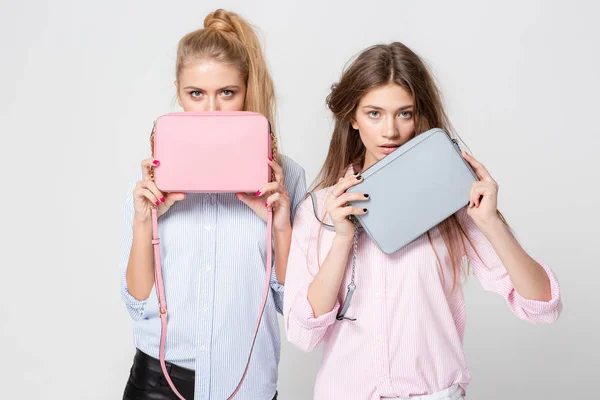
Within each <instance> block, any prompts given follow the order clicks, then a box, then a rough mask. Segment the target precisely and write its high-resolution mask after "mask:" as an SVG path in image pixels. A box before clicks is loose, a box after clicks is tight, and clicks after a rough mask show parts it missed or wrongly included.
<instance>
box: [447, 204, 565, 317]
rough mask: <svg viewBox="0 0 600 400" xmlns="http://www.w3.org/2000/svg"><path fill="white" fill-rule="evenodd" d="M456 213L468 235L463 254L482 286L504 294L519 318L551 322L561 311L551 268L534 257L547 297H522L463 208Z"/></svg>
mask: <svg viewBox="0 0 600 400" xmlns="http://www.w3.org/2000/svg"><path fill="white" fill-rule="evenodd" d="M457 216H458V219H459V221H460V223H461V225H462V227H463V229H464V230H465V232H466V233H467V236H468V238H469V240H466V241H465V246H466V253H467V258H468V259H469V262H470V263H471V266H472V268H473V273H474V274H475V276H476V277H477V279H478V280H479V282H480V283H481V285H482V286H483V288H484V289H485V290H486V291H490V292H495V293H498V294H500V295H501V296H502V297H504V298H505V299H506V301H507V303H508V307H509V308H510V310H511V311H512V312H513V313H514V314H515V315H516V316H517V317H518V318H520V319H522V320H525V321H528V322H531V323H535V324H542V323H553V322H555V321H556V320H557V319H558V317H559V315H560V313H561V311H562V302H561V297H560V288H559V285H558V280H557V279H556V275H555V274H554V272H553V271H552V270H551V269H550V268H549V267H548V266H547V265H546V264H544V263H543V262H540V261H537V262H538V263H539V264H540V265H541V266H542V268H543V269H544V271H546V274H547V275H548V279H549V280H550V289H551V299H550V300H549V301H539V300H529V299H526V298H524V297H523V296H521V295H520V294H519V293H518V292H517V291H516V290H515V287H514V285H513V283H512V281H511V279H510V276H509V275H508V272H507V271H506V268H505V267H504V265H503V264H502V262H501V260H500V258H499V257H498V255H497V254H496V252H495V250H494V247H493V246H492V245H491V243H490V242H489V241H488V240H487V238H486V237H485V235H484V234H483V233H482V232H481V231H480V230H479V228H478V227H477V225H476V224H475V222H474V221H473V220H472V219H471V217H470V216H469V215H468V214H467V211H466V208H463V209H461V210H460V211H459V212H458V214H457Z"/></svg>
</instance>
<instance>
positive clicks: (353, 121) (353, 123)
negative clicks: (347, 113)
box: [350, 118, 358, 130]
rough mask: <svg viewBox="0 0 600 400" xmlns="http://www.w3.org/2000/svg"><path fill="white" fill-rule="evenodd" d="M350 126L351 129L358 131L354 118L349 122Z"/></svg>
mask: <svg viewBox="0 0 600 400" xmlns="http://www.w3.org/2000/svg"><path fill="white" fill-rule="evenodd" d="M350 125H352V128H354V129H356V130H358V124H357V123H356V120H355V119H354V118H352V119H351V120H350Z"/></svg>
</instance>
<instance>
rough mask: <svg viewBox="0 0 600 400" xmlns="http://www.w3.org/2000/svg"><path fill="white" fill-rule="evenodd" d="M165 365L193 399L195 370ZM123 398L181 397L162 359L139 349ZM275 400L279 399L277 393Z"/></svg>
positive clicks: (175, 399)
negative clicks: (164, 372)
mask: <svg viewBox="0 0 600 400" xmlns="http://www.w3.org/2000/svg"><path fill="white" fill-rule="evenodd" d="M165 365H166V366H167V371H168V372H169V376H170V377H171V380H172V381H173V384H174V385H175V388H177V391H178V392H179V393H181V395H182V396H183V397H185V398H186V400H193V398H194V378H195V375H196V374H195V372H194V371H192V370H190V369H186V368H182V367H179V366H177V365H174V364H171V363H170V362H165ZM123 400H179V398H178V397H177V396H176V395H175V393H173V390H172V389H171V387H170V386H169V383H168V382H167V379H166V378H165V377H164V375H163V372H162V369H161V368H160V361H159V360H157V359H156V358H154V357H150V356H149V355H147V354H145V353H143V352H142V351H140V350H139V349H137V350H136V352H135V356H134V357H133V365H132V366H131V370H130V372H129V379H128V380H127V385H125V392H124V393H123ZM273 400H277V393H275V397H273Z"/></svg>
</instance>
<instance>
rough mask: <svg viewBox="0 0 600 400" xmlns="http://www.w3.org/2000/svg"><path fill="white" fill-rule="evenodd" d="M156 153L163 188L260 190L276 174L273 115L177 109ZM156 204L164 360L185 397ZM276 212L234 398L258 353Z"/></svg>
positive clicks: (167, 119) (162, 120) (164, 119)
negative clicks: (171, 350)
mask: <svg viewBox="0 0 600 400" xmlns="http://www.w3.org/2000/svg"><path fill="white" fill-rule="evenodd" d="M153 154H154V158H156V159H158V160H160V165H159V166H157V167H153V170H152V178H153V179H154V182H155V183H156V186H157V187H158V188H159V190H161V191H162V192H184V193H218V192H255V191H256V190H257V189H258V188H260V187H261V186H263V185H264V184H265V183H267V182H269V181H270V180H271V179H270V178H271V174H272V171H271V168H270V167H269V165H268V164H267V162H266V159H267V157H271V156H272V155H271V132H270V125H269V122H268V120H267V119H266V118H265V117H264V116H263V115H261V114H259V113H254V112H248V111H240V112H175V113H170V114H166V115H163V116H161V117H159V118H158V119H157V120H156V122H155V124H154V129H153ZM157 215H158V214H157V210H156V208H153V209H152V244H153V245H154V265H155V266H154V274H155V283H156V285H155V286H156V293H157V297H158V305H159V314H160V319H161V338H160V365H161V368H162V371H163V374H164V375H165V378H166V379H167V382H168V383H169V386H170V387H171V389H172V390H173V392H174V393H175V394H176V395H177V396H178V397H179V398H180V399H182V400H185V399H184V397H183V396H182V395H181V394H180V393H179V392H178V391H177V389H176V388H175V385H174V384H173V382H172V381H171V378H170V377H169V373H168V372H167V368H166V365H165V342H166V338H167V303H166V301H165V291H164V286H163V280H162V271H161V264H160V248H159V247H160V246H159V243H160V239H159V238H158V221H157V220H158V217H157ZM272 223H273V213H272V211H271V210H270V209H269V210H268V218H267V238H266V240H267V241H266V243H267V246H266V248H267V263H266V274H265V281H264V291H263V298H262V301H261V305H260V310H259V314H258V319H257V321H256V328H255V330H254V337H253V339H252V346H251V348H250V354H249V355H248V360H247V362H246V368H245V370H244V374H243V375H242V377H241V379H240V382H239V383H238V385H237V387H236V388H235V390H234V392H233V393H232V394H231V396H229V399H232V398H233V397H234V396H235V395H236V394H237V393H238V391H239V390H240V388H241V386H242V383H243V382H244V379H245V378H246V374H247V372H248V367H249V365H250V359H251V357H252V351H253V350H254V344H255V342H256V336H257V334H258V328H259V326H260V321H261V319H262V315H263V312H264V309H265V304H266V302H267V296H268V294H269V287H270V278H271V269H272V266H271V264H272V254H271V251H270V250H271V245H270V243H271V228H272Z"/></svg>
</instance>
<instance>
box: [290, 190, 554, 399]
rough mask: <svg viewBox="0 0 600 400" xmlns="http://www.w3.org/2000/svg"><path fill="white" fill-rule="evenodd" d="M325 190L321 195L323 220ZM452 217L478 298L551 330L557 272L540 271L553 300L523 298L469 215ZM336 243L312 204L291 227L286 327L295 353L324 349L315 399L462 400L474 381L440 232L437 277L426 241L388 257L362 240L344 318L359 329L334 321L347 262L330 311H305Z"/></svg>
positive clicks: (435, 236) (460, 302) (435, 233)
mask: <svg viewBox="0 0 600 400" xmlns="http://www.w3.org/2000/svg"><path fill="white" fill-rule="evenodd" d="M329 190H330V189H324V190H320V191H318V192H317V197H318V199H319V205H318V210H319V215H320V216H321V215H322V214H323V210H324V209H325V208H324V199H325V195H326V193H327V191H329ZM457 216H458V219H459V221H460V222H461V224H462V226H463V228H464V229H465V231H466V232H467V234H468V235H469V238H470V239H471V241H472V242H473V246H474V247H475V249H476V250H477V254H479V256H480V257H478V256H477V254H476V253H475V251H474V249H473V248H471V247H470V246H469V245H468V242H466V244H467V249H466V254H465V255H464V256H466V257H467V259H468V260H469V261H470V264H471V268H472V271H473V272H474V274H475V276H476V277H477V278H478V279H479V281H480V282H481V284H482V285H483V287H484V289H485V290H488V291H492V292H496V293H498V294H500V295H501V296H503V297H504V298H505V299H506V301H507V303H508V306H509V307H510V309H511V311H512V312H513V313H514V314H515V315H516V316H517V317H519V318H521V319H523V320H526V321H530V322H532V323H551V322H554V321H555V320H556V319H557V318H558V316H559V314H560V312H561V309H562V303H561V300H560V291H559V286H558V282H557V280H556V277H555V275H554V273H553V272H552V271H551V270H550V269H549V268H548V267H547V266H546V265H544V264H542V263H541V265H542V267H543V268H544V269H545V271H546V273H547V274H548V277H549V279H550V284H551V290H552V299H551V300H550V301H548V302H543V301H535V300H527V299H525V298H523V297H521V296H520V295H519V294H518V293H517V292H516V291H515V288H514V286H513V284H512V282H511V280H510V277H509V276H508V274H507V272H506V269H505V268H504V266H503V265H502V263H501V261H500V259H499V258H498V256H497V255H496V253H495V251H494V248H493V247H492V245H491V244H490V243H489V241H488V240H487V239H486V237H485V236H484V235H483V233H481V231H480V230H479V229H478V228H477V226H476V225H475V223H474V222H473V220H472V219H471V218H470V217H469V216H468V215H467V213H466V208H465V209H462V210H460V211H458V213H457ZM329 223H331V222H329ZM319 234H320V235H321V239H320V242H319V252H317V237H318V235H319ZM334 235H335V233H334V232H331V231H328V230H326V229H323V228H320V224H319V222H318V221H317V220H316V218H315V216H314V213H313V207H312V203H311V201H310V199H307V200H305V201H304V202H303V203H302V204H301V206H300V207H299V209H298V211H297V213H296V217H295V219H294V225H293V236H292V247H291V251H290V257H289V263H288V270H287V277H286V281H285V299H284V320H285V328H286V334H287V337H288V339H289V340H290V341H291V342H292V343H293V344H294V345H296V346H297V347H299V348H300V349H302V350H304V351H311V350H313V349H314V348H315V347H316V346H318V345H319V343H321V342H323V346H324V347H323V360H322V362H321V365H320V368H319V372H318V375H317V380H316V384H315V391H314V398H315V399H317V400H319V399H326V400H330V399H349V400H352V399H357V400H365V399H368V400H373V399H377V400H379V399H380V398H388V397H391V398H395V397H410V396H417V395H425V394H431V393H435V392H439V391H441V390H444V389H446V388H448V387H450V386H452V385H453V384H458V385H459V386H460V387H461V388H462V389H463V391H464V390H465V388H466V386H467V385H468V384H469V382H470V375H469V369H468V367H467V363H466V361H465V356H464V352H463V337H464V330H465V322H466V316H465V304H464V298H463V292H462V286H461V284H460V277H457V284H456V285H457V286H456V288H455V290H454V291H452V290H451V289H452V276H453V275H452V264H451V263H450V262H449V255H448V252H447V249H446V246H445V244H444V241H443V239H442V237H441V234H440V232H439V230H438V229H437V228H435V229H433V230H432V232H431V236H432V241H433V245H434V246H435V249H436V251H437V254H438V256H439V258H440V260H441V263H442V268H441V269H440V266H439V264H438V262H437V258H436V256H435V253H434V251H433V248H432V246H431V244H430V242H429V240H428V238H427V235H423V236H421V237H420V238H418V239H416V240H415V241H414V242H412V243H410V244H408V245H406V246H405V247H403V248H402V249H400V250H399V251H398V252H396V253H394V254H392V255H386V254H384V253H382V252H381V251H380V250H379V249H378V248H377V247H376V246H375V244H374V243H373V242H372V241H371V240H370V238H369V237H368V236H367V234H366V233H361V234H360V236H359V241H358V256H357V264H356V277H355V283H356V291H355V292H354V297H353V298H352V302H351V305H350V308H349V309H348V311H347V313H346V316H347V317H350V318H356V321H347V320H344V321H337V320H336V318H335V317H336V314H337V312H338V309H339V308H340V305H341V304H342V303H343V301H344V297H345V294H346V288H347V286H348V283H349V281H350V274H351V257H349V261H348V264H347V267H346V276H345V278H344V281H343V283H342V285H341V287H340V290H339V293H338V297H337V302H336V305H335V306H334V309H333V310H331V312H329V313H327V314H324V315H322V316H320V317H319V318H315V317H314V314H313V311H312V307H311V305H310V303H309V302H308V298H307V296H308V287H309V285H310V283H311V282H312V280H313V279H314V276H315V275H316V274H317V272H318V269H319V265H320V264H322V263H323V261H324V259H325V257H326V256H327V253H328V252H329V249H330V248H331V245H332V241H333V237H334ZM317 258H318V259H317ZM442 271H443V272H442Z"/></svg>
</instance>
